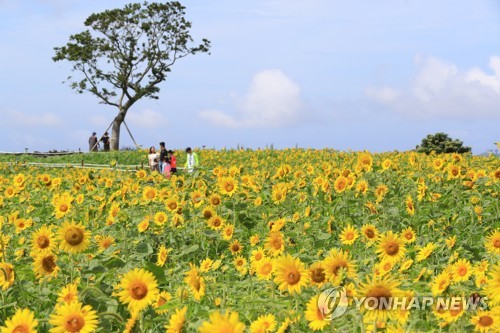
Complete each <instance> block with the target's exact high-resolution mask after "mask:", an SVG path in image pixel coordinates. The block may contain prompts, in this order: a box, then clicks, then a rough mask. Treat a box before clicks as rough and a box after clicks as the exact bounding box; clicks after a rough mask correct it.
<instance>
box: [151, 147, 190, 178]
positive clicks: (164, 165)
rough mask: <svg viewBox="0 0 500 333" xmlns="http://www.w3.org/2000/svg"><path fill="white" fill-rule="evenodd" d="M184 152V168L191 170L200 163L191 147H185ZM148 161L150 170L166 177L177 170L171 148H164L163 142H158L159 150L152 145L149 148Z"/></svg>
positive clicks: (175, 159)
mask: <svg viewBox="0 0 500 333" xmlns="http://www.w3.org/2000/svg"><path fill="white" fill-rule="evenodd" d="M186 154H187V156H186V163H185V164H184V170H186V171H187V172H193V171H194V170H196V168H198V166H199V164H200V160H199V158H198V154H196V153H195V152H194V151H193V150H192V149H191V147H187V148H186ZM148 162H149V168H150V170H151V171H158V172H159V173H160V174H162V175H164V176H165V177H167V178H168V177H170V175H171V174H172V173H176V172H177V158H176V157H175V155H174V152H173V151H172V150H167V149H166V148H165V142H160V151H159V152H157V151H156V148H155V147H154V146H151V147H150V148H149V153H148Z"/></svg>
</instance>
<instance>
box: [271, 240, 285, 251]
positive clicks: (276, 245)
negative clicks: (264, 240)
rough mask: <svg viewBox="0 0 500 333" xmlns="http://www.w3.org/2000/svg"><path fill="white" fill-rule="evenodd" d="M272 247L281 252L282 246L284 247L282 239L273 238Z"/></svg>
mask: <svg viewBox="0 0 500 333" xmlns="http://www.w3.org/2000/svg"><path fill="white" fill-rule="evenodd" d="M271 245H272V247H273V248H274V249H275V250H279V249H281V245H283V242H282V241H281V239H279V238H277V237H276V238H273V240H272V242H271Z"/></svg>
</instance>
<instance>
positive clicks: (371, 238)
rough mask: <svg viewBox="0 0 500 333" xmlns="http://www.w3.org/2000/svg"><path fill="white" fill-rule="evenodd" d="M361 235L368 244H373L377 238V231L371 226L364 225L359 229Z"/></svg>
mask: <svg viewBox="0 0 500 333" xmlns="http://www.w3.org/2000/svg"><path fill="white" fill-rule="evenodd" d="M361 234H362V235H363V237H364V240H366V241H367V242H368V244H373V243H374V242H375V241H376V240H377V237H378V230H377V228H376V227H375V226H374V225H373V224H366V225H364V226H362V227H361Z"/></svg>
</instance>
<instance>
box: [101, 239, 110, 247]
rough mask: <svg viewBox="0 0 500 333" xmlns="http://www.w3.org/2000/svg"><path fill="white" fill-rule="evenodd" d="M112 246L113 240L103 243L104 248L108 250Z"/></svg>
mask: <svg viewBox="0 0 500 333" xmlns="http://www.w3.org/2000/svg"><path fill="white" fill-rule="evenodd" d="M111 244H112V241H111V239H105V240H103V241H102V247H103V248H105V249H107V248H108V247H110V246H111Z"/></svg>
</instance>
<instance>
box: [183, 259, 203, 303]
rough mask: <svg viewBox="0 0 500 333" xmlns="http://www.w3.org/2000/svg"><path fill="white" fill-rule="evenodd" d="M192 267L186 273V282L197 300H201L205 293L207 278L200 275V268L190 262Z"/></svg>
mask: <svg viewBox="0 0 500 333" xmlns="http://www.w3.org/2000/svg"><path fill="white" fill-rule="evenodd" d="M190 266H191V268H190V270H189V271H188V272H186V273H185V275H186V277H185V278H184V282H186V283H187V284H188V286H189V288H190V289H191V292H192V293H193V297H194V299H195V300H197V301H199V300H200V299H201V297H203V296H204V295H205V279H204V278H203V277H202V276H201V275H200V272H199V270H198V268H197V267H196V266H194V265H192V264H190Z"/></svg>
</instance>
